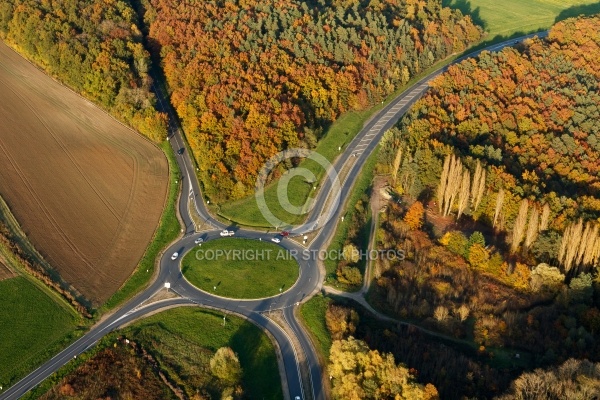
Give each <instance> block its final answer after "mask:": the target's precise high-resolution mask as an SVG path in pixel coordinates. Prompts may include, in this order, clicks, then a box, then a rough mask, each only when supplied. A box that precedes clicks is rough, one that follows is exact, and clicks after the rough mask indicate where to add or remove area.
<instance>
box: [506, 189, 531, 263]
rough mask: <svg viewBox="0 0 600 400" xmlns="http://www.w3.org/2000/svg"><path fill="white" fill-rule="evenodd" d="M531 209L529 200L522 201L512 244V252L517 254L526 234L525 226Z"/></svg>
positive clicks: (514, 227) (514, 226)
mask: <svg viewBox="0 0 600 400" xmlns="http://www.w3.org/2000/svg"><path fill="white" fill-rule="evenodd" d="M528 209H529V202H528V201H527V199H523V200H522V201H521V206H520V207H519V214H518V215H517V219H516V220H515V224H514V225H513V231H512V240H511V243H510V252H511V253H513V254H514V253H516V252H517V249H518V248H519V245H520V244H521V241H522V240H523V234H524V233H525V226H526V225H527V210H528Z"/></svg>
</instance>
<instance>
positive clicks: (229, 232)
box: [219, 229, 235, 237]
mask: <svg viewBox="0 0 600 400" xmlns="http://www.w3.org/2000/svg"><path fill="white" fill-rule="evenodd" d="M219 235H221V236H222V237H225V236H233V235H235V232H234V231H228V230H227V229H224V230H222V231H221V233H219Z"/></svg>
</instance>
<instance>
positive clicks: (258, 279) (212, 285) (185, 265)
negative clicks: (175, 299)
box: [181, 238, 299, 299]
mask: <svg viewBox="0 0 600 400" xmlns="http://www.w3.org/2000/svg"><path fill="white" fill-rule="evenodd" d="M298 268H299V267H298V263H297V262H296V260H295V259H294V257H293V256H292V254H291V253H290V252H289V251H288V250H286V249H285V248H283V247H281V246H278V245H276V244H275V243H271V242H269V241H267V240H256V239H245V238H229V239H214V240H209V241H206V242H203V243H201V245H200V246H196V247H195V248H192V249H190V250H189V251H188V252H187V253H186V254H185V255H184V257H183V259H182V260H181V271H182V273H183V276H184V277H185V279H187V280H188V281H189V283H191V284H192V285H194V286H195V287H197V288H198V289H200V290H202V291H204V292H208V293H211V294H214V295H216V296H220V297H227V298H232V299H261V298H265V297H272V296H275V295H278V294H280V293H283V292H285V291H287V290H288V289H289V288H291V287H292V286H293V285H294V284H295V282H296V280H297V279H298V271H299V269H298Z"/></svg>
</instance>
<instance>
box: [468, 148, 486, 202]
mask: <svg viewBox="0 0 600 400" xmlns="http://www.w3.org/2000/svg"><path fill="white" fill-rule="evenodd" d="M484 189H485V169H483V168H482V167H481V163H480V162H479V160H477V165H476V166H475V174H474V175H473V185H472V186H471V207H472V208H473V211H475V210H477V208H478V207H479V204H480V203H481V199H482V198H483V191H484Z"/></svg>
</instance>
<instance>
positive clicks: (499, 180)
mask: <svg viewBox="0 0 600 400" xmlns="http://www.w3.org/2000/svg"><path fill="white" fill-rule="evenodd" d="M599 27H600V17H598V16H596V17H591V18H579V19H570V20H566V21H563V22H560V23H558V24H556V25H555V26H554V27H553V28H552V29H551V31H550V33H549V36H548V38H547V39H532V40H527V41H526V42H524V43H522V44H519V45H518V46H517V47H516V48H507V49H504V50H503V51H501V52H499V53H488V52H484V53H482V54H481V55H480V56H479V57H478V58H477V59H468V60H466V61H463V62H462V63H460V64H458V65H454V66H452V67H450V68H449V70H448V72H446V73H445V74H443V75H441V76H439V77H438V78H436V79H435V80H434V81H433V82H432V84H431V90H430V91H429V92H428V93H427V94H426V95H425V96H424V97H423V98H422V99H421V100H420V101H419V102H418V103H417V104H416V105H415V106H414V107H413V108H412V110H411V111H410V112H409V114H408V115H407V116H406V117H405V118H404V119H403V120H402V121H401V122H400V124H399V126H398V129H395V130H393V131H392V132H391V133H390V134H388V136H387V138H386V141H385V143H386V145H385V146H384V150H383V151H382V161H383V164H384V165H387V166H388V167H387V169H388V171H389V172H391V173H392V176H395V177H396V178H395V181H396V182H395V189H396V191H397V192H398V193H400V194H408V195H410V196H412V197H414V198H416V197H419V196H425V197H426V198H427V199H431V200H435V201H436V202H437V204H436V205H437V207H439V211H440V212H441V213H442V214H444V215H448V214H450V213H452V214H454V215H455V216H456V217H458V218H460V217H461V215H463V214H464V215H466V216H467V217H468V218H471V219H473V220H477V221H480V222H482V223H484V224H486V225H488V226H493V227H494V229H495V230H496V232H506V233H507V237H506V243H507V246H509V247H510V253H511V254H512V255H514V256H515V257H517V258H519V259H520V260H521V261H523V262H526V263H528V264H530V265H531V264H533V263H535V262H550V263H556V264H560V265H561V266H562V268H563V270H564V272H567V273H569V274H570V275H571V276H576V275H578V274H580V273H584V272H589V271H591V270H592V269H593V268H594V266H597V265H598V262H599V260H600V237H599V235H598V229H599V228H598V226H597V223H593V221H594V220H596V219H598V218H599V217H600V127H599V126H598V124H597V121H598V120H599V119H600V94H599V91H598V89H599V87H600V86H599V84H598V82H599V80H600V71H599V69H598V65H600V38H599V37H598V35H596V34H595V32H597V31H598V29H599ZM398 154H401V160H398V159H397V158H398V157H397V155H398ZM450 155H452V157H450ZM454 156H456V158H453V157H454ZM444 160H445V161H444ZM391 169H393V171H391ZM478 173H479V175H478ZM481 174H483V176H482V175H481ZM481 178H483V180H482V179H481ZM482 181H483V187H481V186H480V185H482ZM479 196H481V197H479ZM579 219H581V221H578V220H579ZM586 221H592V222H590V223H586ZM563 233H564V234H563ZM561 236H562V238H561ZM561 241H562V243H561ZM574 243H575V244H577V245H574Z"/></svg>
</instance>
